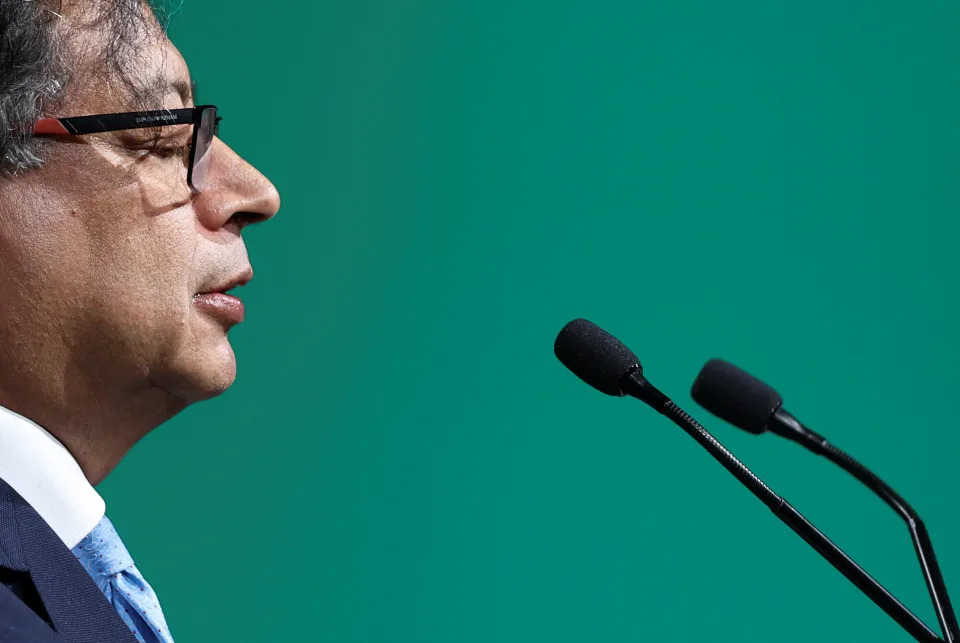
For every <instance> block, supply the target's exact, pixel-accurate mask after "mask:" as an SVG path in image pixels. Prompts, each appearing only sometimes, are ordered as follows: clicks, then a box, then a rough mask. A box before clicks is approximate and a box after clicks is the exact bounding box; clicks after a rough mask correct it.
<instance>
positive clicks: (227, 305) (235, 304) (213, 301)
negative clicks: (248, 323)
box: [193, 292, 246, 326]
mask: <svg viewBox="0 0 960 643" xmlns="http://www.w3.org/2000/svg"><path fill="white" fill-rule="evenodd" d="M193 305H194V306H196V307H197V308H199V309H200V310H201V311H203V312H205V313H207V314H208V315H210V316H211V317H215V318H216V319H219V320H220V321H222V322H225V323H227V324H230V325H231V326H232V325H234V324H239V323H240V322H242V321H243V318H244V316H245V315H246V310H245V309H244V307H243V302H242V301H240V300H239V299H238V298H237V297H234V296H233V295H228V294H227V293H225V292H207V293H201V294H199V295H194V296H193Z"/></svg>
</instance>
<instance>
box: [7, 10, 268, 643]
mask: <svg viewBox="0 0 960 643" xmlns="http://www.w3.org/2000/svg"><path fill="white" fill-rule="evenodd" d="M219 126H220V115H219V114H218V111H217V108H216V107H214V106H213V105H200V106H195V104H194V96H193V89H192V84H191V81H190V77H189V73H188V70H187V66H186V63H185V62H184V60H183V58H182V57H181V56H180V53H179V52H178V51H177V49H176V48H175V47H174V46H173V44H172V43H171V42H170V41H169V39H168V38H167V36H166V34H165V31H164V29H163V28H162V26H161V25H160V23H159V22H158V20H157V19H156V17H155V16H154V14H153V12H152V10H151V9H150V7H149V5H148V4H147V3H146V2H145V1H144V0H63V1H59V0H35V1H27V0H0V641H4V642H6V641H11V642H13V641H36V642H40V641H90V642H94V641H96V642H103V641H172V640H173V638H172V636H171V634H170V631H169V629H168V627H167V624H166V622H165V619H164V616H163V613H162V609H161V607H160V602H159V599H158V598H157V597H156V596H155V594H154V592H153V590H152V589H151V588H150V586H149V584H148V583H147V581H146V580H145V579H144V578H143V577H142V575H141V574H140V573H139V571H138V570H137V568H136V566H135V565H134V563H133V560H132V559H131V558H130V555H129V553H128V552H127V551H126V549H125V548H124V546H123V544H122V542H121V540H120V538H119V536H118V535H117V534H116V532H115V531H114V530H113V527H112V525H111V523H110V521H109V520H108V519H107V518H106V514H105V506H104V502H103V500H102V499H101V498H100V496H99V495H98V494H97V492H96V491H95V490H94V487H93V486H94V485H96V484H98V483H99V482H100V481H101V480H103V478H104V477H105V476H106V475H107V474H108V473H109V472H110V471H111V470H112V469H113V468H114V467H115V466H116V465H117V463H118V462H119V461H120V459H121V458H123V456H124V455H125V454H126V453H127V451H128V450H129V449H130V448H131V447H132V446H133V445H134V444H135V443H136V442H137V441H138V440H140V439H141V438H142V437H143V436H144V435H146V434H147V433H148V432H149V431H151V430H152V429H153V428H155V427H157V426H158V425H160V424H162V423H163V422H164V421H166V420H168V419H169V418H170V417H172V416H173V415H175V414H176V413H178V412H179V411H181V410H182V409H184V408H185V407H186V406H188V405H190V404H192V403H194V402H197V401H200V400H204V399H207V398H210V397H213V396H215V395H217V394H219V393H221V392H223V391H224V390H226V389H227V388H228V387H229V386H230V385H231V384H232V383H233V380H234V377H235V374H236V362H235V357H234V353H233V350H232V348H231V346H230V342H229V340H228V338H227V332H228V330H229V329H230V328H231V327H232V326H234V325H235V324H237V323H239V322H240V321H242V320H243V315H244V310H243V304H242V303H241V302H240V300H239V299H237V298H236V297H234V296H232V295H230V294H228V292H227V291H229V290H231V289H232V288H235V287H238V286H242V285H243V284H245V283H246V282H247V281H249V280H250V278H251V277H252V274H253V273H252V269H251V266H250V262H249V260H248V257H247V252H246V248H245V245H244V242H243V239H242V237H241V231H242V230H243V228H244V227H245V226H247V225H250V224H253V223H258V222H262V221H265V220H266V219H269V218H270V217H272V216H273V215H274V214H275V213H276V212H277V210H278V208H279V196H278V194H277V191H276V189H275V188H274V187H273V185H272V184H271V183H270V182H269V181H268V180H267V179H266V178H264V177H263V176H262V175H261V174H260V173H259V172H257V171H256V170H255V169H254V168H253V167H251V166H250V165H249V164H247V163H246V162H245V161H244V160H243V159H241V158H240V157H239V156H238V155H237V154H235V153H234V152H233V151H232V150H231V149H230V148H229V147H227V146H226V145H225V144H224V143H223V142H222V141H221V140H220V138H219V136H218V131H219Z"/></svg>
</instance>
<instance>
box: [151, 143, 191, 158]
mask: <svg viewBox="0 0 960 643" xmlns="http://www.w3.org/2000/svg"><path fill="white" fill-rule="evenodd" d="M148 151H149V152H150V153H151V154H153V155H154V156H159V157H160V158H171V157H179V158H184V159H185V158H187V157H188V156H189V155H190V144H189V143H184V144H182V145H176V144H170V143H167V144H162V143H161V144H158V145H154V146H151V147H150V148H148Z"/></svg>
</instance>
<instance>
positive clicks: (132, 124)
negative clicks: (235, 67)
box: [33, 105, 221, 194]
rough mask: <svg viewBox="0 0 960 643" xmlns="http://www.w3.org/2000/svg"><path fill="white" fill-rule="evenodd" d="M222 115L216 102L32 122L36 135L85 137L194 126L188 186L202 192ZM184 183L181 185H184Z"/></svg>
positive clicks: (205, 185)
mask: <svg viewBox="0 0 960 643" xmlns="http://www.w3.org/2000/svg"><path fill="white" fill-rule="evenodd" d="M220 120H221V119H220V117H219V116H217V108H216V107H215V106H213V105H197V106H196V107H185V108H183V109H160V110H154V111H148V112H122V113H119V114H94V115H91V116H70V117H67V118H42V119H40V120H38V121H36V122H35V123H34V124H33V133H34V135H35V136H83V135H84V134H99V133H101V132H116V131H120V130H125V129H144V128H147V127H159V126H163V125H187V124H190V125H193V138H192V139H191V144H190V160H189V162H188V164H187V185H189V186H190V189H191V190H192V191H193V192H194V194H199V193H200V192H202V191H203V190H204V188H206V187H209V185H207V175H208V169H209V167H210V154H209V152H210V148H211V146H212V145H213V138H214V137H215V136H217V135H218V134H219V133H220ZM181 185H182V184H181Z"/></svg>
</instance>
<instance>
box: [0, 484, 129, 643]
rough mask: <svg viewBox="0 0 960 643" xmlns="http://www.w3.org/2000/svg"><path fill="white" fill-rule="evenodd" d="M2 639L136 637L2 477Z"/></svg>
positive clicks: (79, 642) (47, 641) (51, 641)
mask: <svg viewBox="0 0 960 643" xmlns="http://www.w3.org/2000/svg"><path fill="white" fill-rule="evenodd" d="M0 642H2V643H67V642H69V643H114V642H117V643H136V638H135V637H134V636H133V634H131V633H130V630H128V629H127V627H126V625H124V623H123V621H122V620H120V616H119V615H118V614H117V612H116V610H115V609H114V607H113V605H111V604H110V602H109V601H107V599H106V598H104V596H103V593H102V592H101V591H100V588H99V587H97V585H96V583H94V582H93V579H92V578H90V575H89V574H87V570H85V569H84V568H83V566H82V565H81V564H80V562H79V561H78V560H77V559H76V557H75V556H74V555H73V552H71V551H70V550H69V549H67V548H66V546H64V544H63V541H62V540H60V538H59V537H58V536H57V535H56V534H55V533H53V530H51V529H50V527H49V526H48V525H47V523H45V522H44V521H43V519H42V518H41V517H40V516H39V514H37V512H36V511H34V510H33V508H32V507H31V506H30V505H28V504H27V503H26V501H25V500H24V499H23V498H21V497H20V494H18V493H17V492H16V491H14V490H13V489H12V488H11V487H10V485H8V484H7V483H6V482H4V481H3V480H0Z"/></svg>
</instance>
